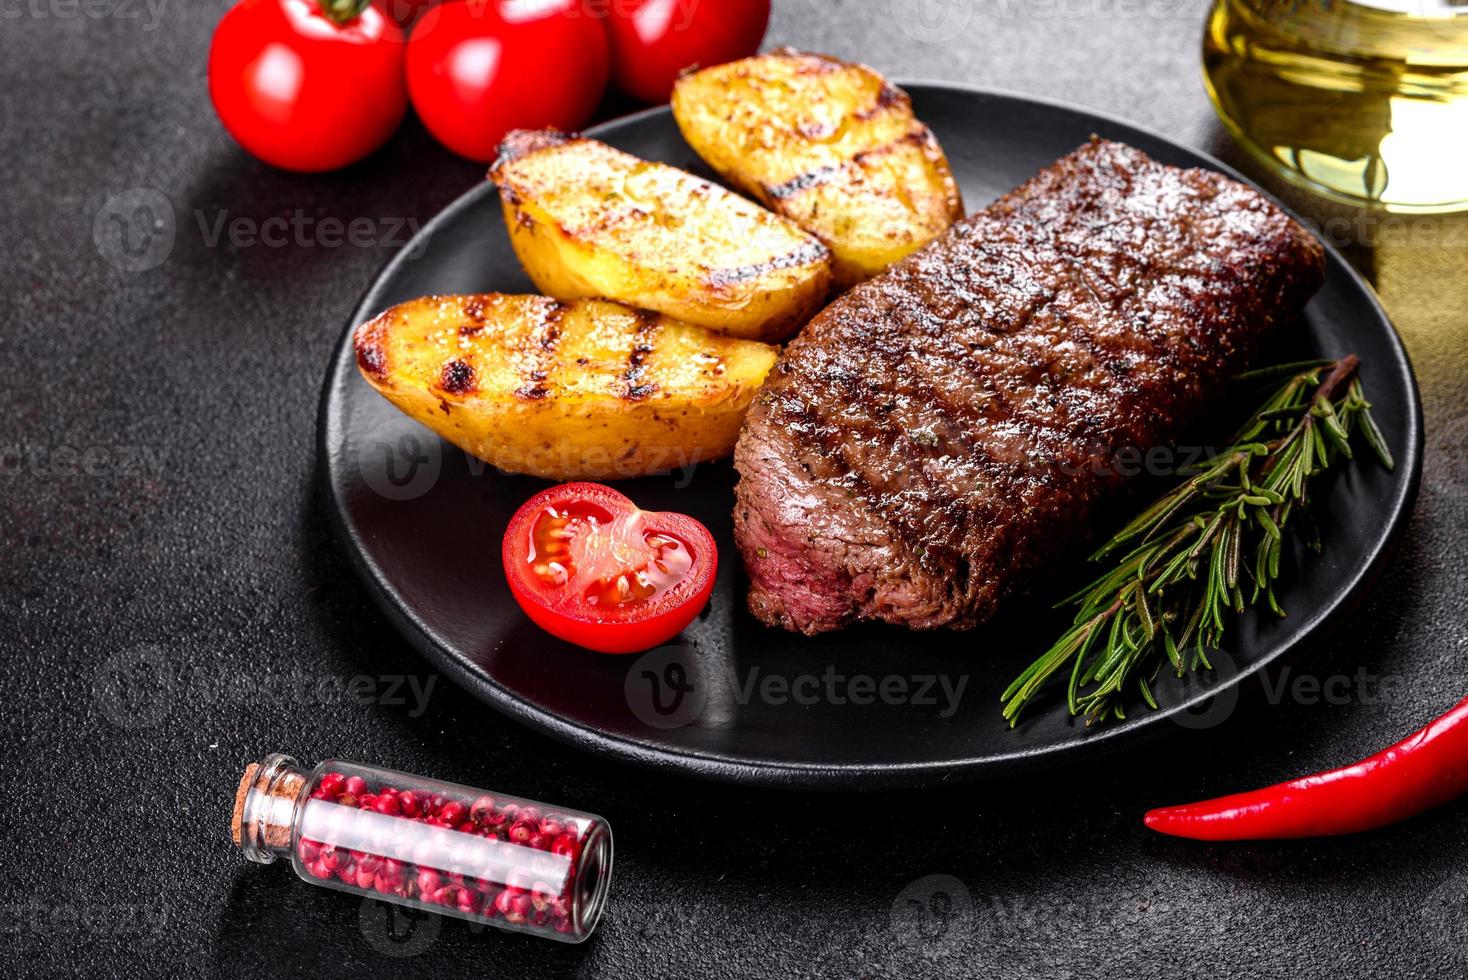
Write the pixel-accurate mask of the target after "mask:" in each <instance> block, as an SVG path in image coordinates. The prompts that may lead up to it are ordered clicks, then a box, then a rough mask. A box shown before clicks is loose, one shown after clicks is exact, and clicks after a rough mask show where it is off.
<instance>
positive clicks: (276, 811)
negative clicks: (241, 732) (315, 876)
mask: <svg viewBox="0 0 1468 980" xmlns="http://www.w3.org/2000/svg"><path fill="white" fill-rule="evenodd" d="M305 793H306V777H305V775H304V774H303V773H302V772H301V771H300V770H299V769H297V768H296V761H295V760H294V759H292V758H290V757H288V756H284V755H273V756H270V757H269V758H267V759H265V760H263V761H262V762H252V763H250V764H249V765H248V766H246V767H245V773H244V775H243V776H242V777H241V778H240V785H239V788H238V789H237V790H236V791H235V796H234V810H233V812H232V813H231V814H230V820H229V833H230V838H231V839H232V840H233V841H234V843H235V846H237V847H239V848H241V849H243V850H244V852H245V856H246V857H248V858H250V859H251V860H253V861H259V862H261V863H267V864H268V863H269V862H271V861H273V860H275V856H276V855H277V854H283V853H286V852H288V851H289V850H290V846H291V830H292V828H293V827H294V825H295V818H296V805H297V803H298V802H299V801H300V799H301V797H302V796H304V795H305Z"/></svg>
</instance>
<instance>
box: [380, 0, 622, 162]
mask: <svg viewBox="0 0 1468 980" xmlns="http://www.w3.org/2000/svg"><path fill="white" fill-rule="evenodd" d="M609 63H610V56H609V55H608V53H607V39H606V32H605V31H603V30H602V27H601V24H600V22H599V21H598V20H597V19H596V18H595V17H594V16H592V14H591V12H590V11H589V10H588V9H587V7H586V6H585V4H584V3H583V2H582V0H452V2H449V3H443V4H440V5H439V6H437V7H434V8H433V9H432V10H430V11H429V12H427V13H426V14H424V15H423V17H422V19H421V20H420V21H419V22H418V25H417V26H416V27H414V28H413V34H412V37H411V38H409V40H408V94H409V97H410V98H411V99H412V100H413V107H414V108H415V109H417V110H418V116H419V117H420V118H421V119H422V120H423V124H424V125H425V126H427V127H428V131H429V132H430V133H432V134H433V135H434V136H435V137H436V138H437V139H438V141H439V142H440V143H442V144H443V145H444V146H447V147H448V148H449V149H451V150H453V151H454V152H455V153H457V154H459V155H460V156H466V157H468V158H469V159H471V160H478V161H480V162H481V163H488V162H489V161H491V160H493V159H494V156H495V151H496V149H497V148H498V147H499V143H500V140H501V139H503V138H504V135H505V133H507V132H509V131H510V130H512V129H542V128H544V127H547V126H553V127H555V128H556V129H561V130H574V129H577V128H579V127H581V126H583V125H585V124H586V121H587V120H588V119H590V118H591V114H592V112H594V111H595V110H596V106H597V103H598V102H600V101H601V96H602V92H603V91H604V90H605V89H606V84H607V75H608V72H609Z"/></svg>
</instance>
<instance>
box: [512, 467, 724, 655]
mask: <svg viewBox="0 0 1468 980" xmlns="http://www.w3.org/2000/svg"><path fill="white" fill-rule="evenodd" d="M504 563H505V576H506V577H507V578H508V579H509V581H510V591H511V592H512V593H514V596H515V600H516V601H517V602H519V603H520V608H522V609H524V610H525V613H526V615H528V616H529V617H530V618H531V619H532V620H534V621H535V623H536V625H538V626H540V627H541V628H542V629H544V630H545V631H546V632H547V633H551V634H553V635H555V636H558V637H560V638H561V639H563V640H566V641H567V642H570V643H575V644H576V645H577V646H583V647H586V648H588V649H591V650H599V651H601V652H602V653H634V652H636V651H638V650H646V649H648V648H649V647H655V646H657V645H658V644H659V643H663V642H665V641H667V640H669V639H672V638H673V637H674V636H677V635H678V633H680V632H682V630H683V628H684V627H685V626H687V625H688V624H689V623H691V622H693V617H695V616H697V615H698V614H699V612H700V611H701V610H702V609H703V607H704V605H705V604H707V602H708V598H709V593H710V592H712V591H713V588H714V572H715V571H716V570H717V568H718V554H717V552H716V551H715V550H714V539H713V536H712V535H710V534H709V532H708V528H706V527H704V526H703V525H702V524H700V523H699V522H698V521H695V520H694V519H693V518H691V517H688V516H686V515H683V514H671V513H652V512H648V511H642V510H638V509H637V505H636V504H634V503H632V501H630V500H628V499H627V498H626V497H624V496H622V495H621V494H620V493H618V492H617V491H615V490H613V489H612V488H611V487H606V486H602V485H601V484H600V483H563V484H561V485H560V486H558V487H551V488H550V489H549V490H545V491H543V492H541V493H538V494H536V495H535V496H534V497H531V498H530V499H529V500H527V501H526V502H525V504H524V506H522V507H521V508H520V509H519V510H517V511H516V512H515V516H514V517H512V518H510V526H509V529H508V530H507V531H505V543H504Z"/></svg>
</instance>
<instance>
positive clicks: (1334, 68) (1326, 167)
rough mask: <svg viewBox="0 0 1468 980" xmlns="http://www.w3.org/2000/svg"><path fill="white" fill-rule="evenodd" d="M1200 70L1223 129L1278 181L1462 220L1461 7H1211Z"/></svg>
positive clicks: (1465, 32) (1440, 3)
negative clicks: (1445, 213) (1458, 215)
mask: <svg viewBox="0 0 1468 980" xmlns="http://www.w3.org/2000/svg"><path fill="white" fill-rule="evenodd" d="M1203 69H1204V76H1205V78H1206V80H1207V84H1208V92H1209V96H1210V97H1211V98H1212V100H1213V104H1214V107H1215V108H1216V109H1217V110H1218V115H1219V117H1220V118H1221V119H1222V120H1223V122H1224V125H1225V126H1227V127H1228V129H1229V130H1230V131H1231V132H1232V133H1233V135H1234V136H1235V138H1237V139H1238V140H1239V142H1240V143H1241V144H1242V145H1243V146H1244V147H1245V149H1247V150H1248V151H1249V152H1250V153H1252V154H1253V155H1254V156H1256V157H1257V158H1258V159H1259V160H1261V161H1262V162H1263V163H1264V164H1265V165H1266V166H1268V167H1269V168H1270V169H1272V170H1274V171H1275V172H1277V173H1279V174H1280V175H1281V176H1283V177H1285V178H1286V179H1288V180H1290V181H1292V182H1294V183H1296V184H1300V185H1302V186H1304V187H1306V188H1309V189H1311V190H1314V191H1316V192H1318V193H1322V194H1325V195H1326V196H1328V197H1331V198H1334V199H1337V200H1343V201H1346V202H1348V203H1352V204H1361V205H1366V206H1371V207H1378V208H1384V209H1386V210H1389V211H1399V212H1430V211H1451V210H1458V209H1462V208H1465V207H1468V0H1215V4H1214V7H1213V11H1212V13H1211V14H1210V16H1209V20H1208V27H1207V31H1206V33H1205V36H1204V41H1203Z"/></svg>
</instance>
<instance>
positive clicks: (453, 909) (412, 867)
mask: <svg viewBox="0 0 1468 980" xmlns="http://www.w3.org/2000/svg"><path fill="white" fill-rule="evenodd" d="M230 829H231V833H232V835H233V837H234V842H235V844H236V845H237V846H239V847H240V848H241V849H242V850H243V851H244V852H245V857H247V858H249V859H250V860H252V861H258V862H260V863H261V864H269V863H270V862H272V861H274V860H275V859H276V858H277V857H279V856H281V855H289V857H290V860H291V866H292V867H293V868H295V870H296V874H298V875H300V876H301V877H302V878H304V879H305V880H307V881H309V882H312V883H313V884H317V885H326V886H329V887H331V888H338V889H341V890H342V891H347V892H351V893H352V894H354V895H363V896H369V897H372V898H377V899H381V900H382V901H384V902H394V903H397V904H400V905H408V906H412V907H414V908H419V909H425V910H427V911H430V912H439V913H442V914H444V915H454V916H458V917H460V918H463V919H468V920H470V921H472V922H482V923H484V924H486V925H491V926H496V927H498V928H501V929H511V930H514V931H516V932H528V933H533V934H535V935H538V936H544V937H546V938H548V939H555V940H559V941H561V942H568V943H579V942H581V941H583V940H584V939H586V937H587V936H589V935H591V931H592V930H593V929H594V928H595V927H596V922H597V919H598V918H600V916H601V911H602V906H603V905H604V904H605V902H606V895H607V886H608V885H609V883H610V881H611V875H612V832H611V828H610V827H609V826H608V825H607V822H606V821H605V820H603V819H602V818H601V817H598V816H594V815H592V814H589V813H577V812H574V811H570V810H566V809H564V808H562V807H552V806H547V805H545V804H542V803H535V802H532V801H530V800H523V799H519V798H517V797H510V796H501V795H499V794H494V795H491V794H489V793H485V792H482V791H480V790H476V789H471V788H469V787H467V786H457V785H454V784H453V783H445V782H440V781H439V780H436V779H424V778H423V777H421V776H410V775H407V774H405V773H400V772H392V771H391V770H387V769H379V768H377V767H375V766H364V765H360V764H358V763H354V762H338V761H335V760H328V761H326V762H323V763H321V765H319V766H317V767H316V768H315V769H313V770H311V771H310V772H305V771H303V770H302V768H301V766H300V764H299V763H297V762H296V760H295V759H292V758H290V757H289V756H285V755H279V754H276V755H271V756H267V757H266V758H264V759H262V760H261V761H260V762H257V763H251V764H250V766H249V767H248V768H247V769H246V770H245V775H244V778H243V779H241V781H240V787H239V792H238V793H236V795H235V803H234V816H233V819H232V820H231V824H230Z"/></svg>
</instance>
